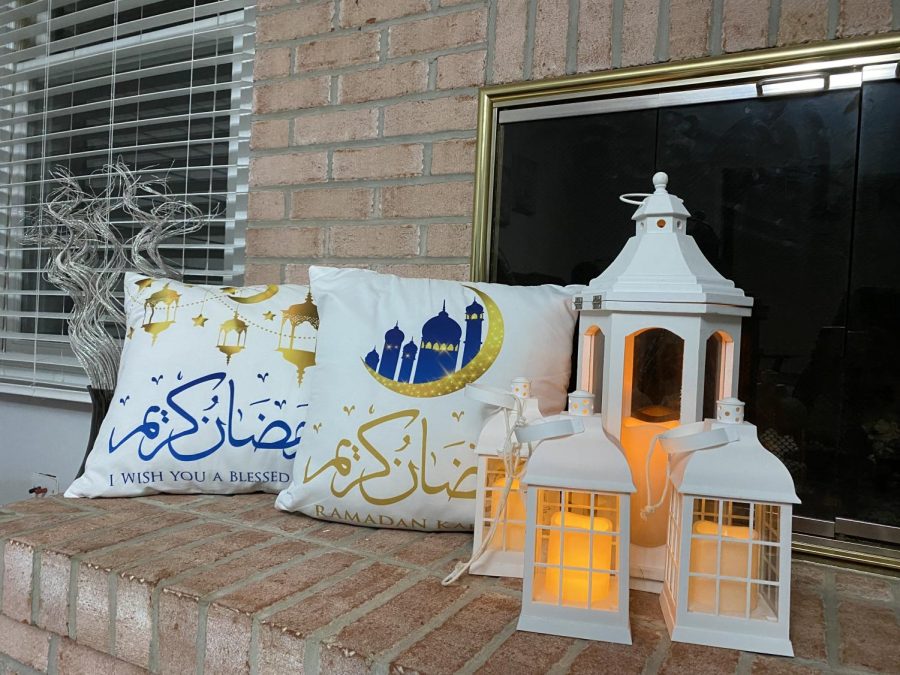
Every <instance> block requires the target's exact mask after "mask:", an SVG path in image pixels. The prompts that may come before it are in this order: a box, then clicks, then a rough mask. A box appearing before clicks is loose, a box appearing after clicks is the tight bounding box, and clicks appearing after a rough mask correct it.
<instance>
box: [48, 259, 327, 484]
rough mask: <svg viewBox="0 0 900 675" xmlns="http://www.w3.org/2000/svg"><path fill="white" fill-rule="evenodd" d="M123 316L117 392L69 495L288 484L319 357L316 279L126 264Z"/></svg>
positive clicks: (303, 427)
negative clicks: (165, 273) (311, 282)
mask: <svg viewBox="0 0 900 675" xmlns="http://www.w3.org/2000/svg"><path fill="white" fill-rule="evenodd" d="M125 318H126V327H125V330H126V337H125V341H124V347H123V349H122V358H121V362H120V364H119V377H118V383H117V385H116V391H115V394H114V397H113V401H112V404H111V406H110V409H109V412H108V413H107V415H106V418H105V419H104V420H103V424H102V425H101V427H100V431H99V433H98V436H97V440H96V442H95V443H94V447H93V448H92V450H91V452H90V455H89V456H88V460H87V464H86V466H85V472H84V474H83V475H82V476H80V477H79V478H77V479H76V480H75V482H74V483H72V485H71V487H69V489H68V490H67V491H66V496H67V497H124V496H136V495H144V494H150V493H154V492H175V493H212V494H233V493H239V492H253V491H259V490H264V491H269V492H277V491H279V490H281V489H283V488H284V487H285V486H286V485H287V484H288V483H289V481H290V477H291V467H292V464H293V459H294V456H295V455H296V453H297V448H298V447H299V444H300V439H301V436H303V435H304V433H305V424H304V420H305V418H306V405H307V395H306V391H307V387H306V386H305V385H304V386H303V387H301V386H300V384H301V381H302V380H303V375H304V371H305V370H306V368H307V367H308V366H311V365H312V364H313V363H314V358H315V345H316V335H317V332H318V325H319V318H318V314H317V312H316V305H315V304H314V302H313V300H312V296H311V295H310V294H309V289H308V288H307V287H306V286H295V285H287V284H286V285H281V286H276V285H269V286H249V287H245V288H233V287H225V288H220V287H217V286H200V285H191V284H184V283H179V282H177V281H172V280H169V279H150V278H147V277H144V276H140V275H137V274H126V275H125Z"/></svg>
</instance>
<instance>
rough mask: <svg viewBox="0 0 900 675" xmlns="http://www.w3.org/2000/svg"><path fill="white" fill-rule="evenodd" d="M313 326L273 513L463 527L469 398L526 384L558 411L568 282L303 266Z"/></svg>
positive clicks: (471, 484)
mask: <svg viewBox="0 0 900 675" xmlns="http://www.w3.org/2000/svg"><path fill="white" fill-rule="evenodd" d="M310 287H311V288H312V292H313V295H314V296H315V298H316V302H317V303H318V306H319V314H320V316H321V318H322V326H321V329H320V332H319V337H320V340H319V348H318V350H317V352H316V364H317V365H316V366H315V367H314V368H312V369H310V370H309V371H308V373H307V377H308V378H309V384H308V386H309V392H310V399H309V408H308V410H307V433H306V435H305V437H304V439H303V444H302V445H301V447H300V448H299V450H298V452H297V458H296V460H295V463H294V479H293V482H292V483H291V485H290V487H289V488H288V489H287V490H285V491H284V492H282V493H281V494H280V495H279V496H278V499H277V501H276V506H277V507H278V508H280V509H283V510H285V511H300V512H302V513H305V514H306V515H309V516H313V517H317V518H323V519H326V520H334V521H341V522H345V523H353V524H360V525H371V526H377V527H397V528H410V529H421V530H465V529H470V528H471V527H472V523H473V521H474V518H475V487H476V477H475V454H474V448H475V443H476V441H477V439H478V434H479V433H480V431H481V428H482V426H483V424H484V420H485V419H486V417H487V415H488V414H489V412H490V411H489V410H488V409H486V408H485V407H484V406H482V405H481V404H479V403H477V402H475V401H473V400H472V399H471V398H469V397H467V396H466V395H465V391H464V390H465V386H466V384H469V383H472V382H478V383H480V384H486V385H490V386H494V387H502V388H503V389H508V388H509V385H510V382H511V381H512V380H513V378H515V377H518V376H524V377H528V378H529V379H531V381H532V387H533V392H534V394H535V395H536V396H537V397H538V398H539V399H540V402H541V408H542V412H543V413H544V414H553V413H556V412H559V411H560V410H561V409H562V408H563V407H564V405H565V401H566V391H567V388H568V385H569V373H570V370H571V365H570V364H571V354H572V334H573V331H574V327H575V313H574V311H573V310H572V308H571V297H572V295H573V294H574V293H575V292H576V291H577V290H578V289H577V288H576V287H568V288H563V287H561V286H549V285H548V286H531V287H521V286H520V287H515V286H503V285H500V284H487V283H459V282H455V281H439V280H433V279H432V280H430V279H401V278H399V277H395V276H392V275H386V274H376V273H375V272H370V271H367V270H354V269H333V268H325V267H312V268H311V269H310Z"/></svg>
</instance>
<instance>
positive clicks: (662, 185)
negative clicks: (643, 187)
mask: <svg viewBox="0 0 900 675" xmlns="http://www.w3.org/2000/svg"><path fill="white" fill-rule="evenodd" d="M668 184H669V174H667V173H666V172H664V171H657V172H656V173H655V174H653V187H655V188H656V192H666V185H668Z"/></svg>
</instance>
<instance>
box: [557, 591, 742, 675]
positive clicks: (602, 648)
mask: <svg viewBox="0 0 900 675" xmlns="http://www.w3.org/2000/svg"><path fill="white" fill-rule="evenodd" d="M654 597H655V598H656V599H657V603H658V602H659V596H654ZM661 639H662V636H661V635H660V633H659V632H657V631H655V630H652V629H650V628H648V627H646V626H642V625H641V624H636V623H633V622H632V625H631V640H632V644H631V646H628V645H616V644H611V643H608V642H592V643H590V644H589V645H588V647H587V649H585V650H584V651H583V652H581V653H580V654H579V655H578V657H577V658H576V659H575V661H574V662H573V663H572V668H571V670H570V672H571V673H572V675H590V674H591V673H608V672H615V673H617V675H619V674H621V675H627V674H629V673H635V674H637V673H641V672H643V671H644V665H645V664H646V663H647V659H648V658H649V657H650V655H651V654H653V651H654V650H655V649H656V645H657V644H659V641H660V640H661ZM697 672H699V671H697ZM704 672H705V671H704ZM722 672H723V673H724V672H727V671H724V670H723V671H722Z"/></svg>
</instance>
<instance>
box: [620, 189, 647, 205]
mask: <svg viewBox="0 0 900 675" xmlns="http://www.w3.org/2000/svg"><path fill="white" fill-rule="evenodd" d="M649 196H650V193H649V192H626V193H625V194H623V195H619V201H620V202H625V203H626V204H634V205H635V206H640V205H641V204H643V203H644V199H646V198H647V197H649ZM629 197H641V199H638V200H635V199H629Z"/></svg>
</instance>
